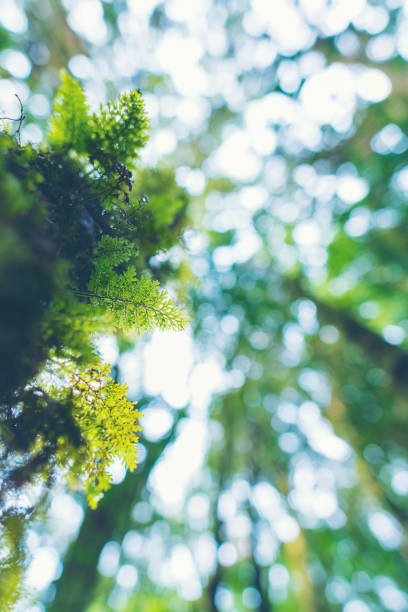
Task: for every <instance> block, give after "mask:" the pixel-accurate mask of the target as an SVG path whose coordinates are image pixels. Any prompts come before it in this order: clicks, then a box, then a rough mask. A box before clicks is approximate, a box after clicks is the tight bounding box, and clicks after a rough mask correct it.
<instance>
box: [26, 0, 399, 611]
mask: <svg viewBox="0 0 408 612" xmlns="http://www.w3.org/2000/svg"><path fill="white" fill-rule="evenodd" d="M34 4H36V3H34ZM58 4H59V3H58V2H55V3H53V7H55V6H57V5H58ZM66 4H67V3H64V6H65V5H66ZM136 4H137V7H136V5H135V3H127V6H126V7H124V3H122V2H120V1H117V0H114V1H113V2H110V3H103V6H104V14H105V15H106V16H107V19H108V20H109V23H108V24H107V26H108V31H109V41H108V42H106V47H105V48H104V49H103V53H102V52H101V47H100V46H97V45H96V46H95V45H93V44H88V43H92V42H93V41H92V40H91V39H89V40H88V39H87V33H86V28H85V27H84V29H83V30H79V28H78V29H77V30H75V28H76V27H77V26H76V25H73V24H75V20H74V19H71V18H70V19H68V20H67V22H64V19H63V18H62V19H60V20H59V22H58V23H59V25H60V28H61V33H62V35H61V37H60V41H59V42H60V44H59V46H58V48H56V47H54V48H53V58H54V57H56V58H58V59H56V60H55V61H56V62H59V64H60V65H66V64H67V63H68V60H69V58H70V56H75V55H78V54H84V53H87V51H88V52H89V59H90V61H91V62H92V68H93V73H92V79H90V80H89V85H90V87H96V86H95V82H96V79H97V78H98V73H99V68H100V66H101V65H103V66H104V67H106V65H108V66H109V69H108V70H106V72H105V73H104V75H105V74H107V75H108V77H107V80H105V81H104V78H105V77H104V75H103V76H102V74H101V76H100V79H99V80H97V87H98V91H100V92H101V94H102V95H103V92H104V88H105V89H106V90H109V89H110V90H113V89H115V88H117V90H118V91H120V90H123V89H126V88H127V87H128V86H129V82H137V84H138V85H140V86H141V87H142V88H145V89H146V90H148V91H149V96H150V100H151V101H152V108H154V107H155V106H156V107H157V113H156V115H155V116H154V115H153V117H152V120H153V121H155V123H156V125H157V126H158V128H159V129H161V128H163V129H164V130H166V132H167V133H168V131H171V132H174V134H175V136H176V138H177V150H176V151H175V154H174V155H173V156H172V159H171V161H172V162H173V163H175V164H177V166H179V173H180V174H178V178H180V182H183V181H184V179H185V184H186V185H187V186H188V188H189V189H191V191H192V193H195V194H196V193H198V194H200V193H201V192H200V176H201V179H202V177H203V175H204V176H205V180H204V181H202V184H204V185H205V187H202V185H201V188H202V189H204V192H203V193H202V195H198V197H197V198H196V203H195V204H194V214H195V215H196V216H195V219H194V227H196V228H197V226H198V224H199V222H200V221H201V220H202V221H203V226H204V227H203V232H202V233H201V235H198V233H197V232H196V231H195V232H189V233H187V234H186V244H187V246H188V247H189V248H191V253H192V256H193V260H194V261H193V269H194V270H195V271H196V273H197V276H198V277H199V283H200V285H199V287H198V288H197V289H196V290H194V291H193V295H192V304H193V306H192V310H193V311H194V312H195V313H196V316H195V339H196V348H195V350H196V351H197V352H199V351H200V363H199V364H197V370H195V371H193V375H192V376H191V380H192V381H194V380H196V379H199V383H200V385H198V384H197V388H194V389H192V396H191V397H192V407H191V412H190V408H189V407H187V409H186V413H185V414H184V415H183V416H186V417H187V418H186V419H185V420H184V421H183V422H182V423H180V428H176V427H173V428H172V429H171V433H170V434H169V435H168V436H165V437H164V438H163V439H161V440H159V441H158V442H154V441H149V440H148V439H143V438H142V440H143V444H144V445H145V446H146V449H147V458H146V462H145V463H142V464H141V469H142V470H143V472H142V475H143V476H142V477H140V478H138V474H136V475H133V474H130V475H129V476H128V477H127V478H126V479H125V480H124V481H123V482H122V483H121V484H120V485H118V487H113V488H112V489H111V490H110V491H108V492H107V493H106V495H105V496H104V498H103V500H101V502H100V504H99V506H98V509H97V510H96V511H93V512H91V511H88V512H86V514H85V518H84V522H83V525H82V527H81V529H80V532H79V534H78V537H75V538H74V541H73V542H72V544H71V546H70V548H69V549H68V551H67V553H66V554H65V555H64V558H63V562H64V572H63V574H62V577H61V578H60V579H59V580H58V582H56V584H55V586H56V596H55V600H54V602H53V603H51V604H50V603H49V598H51V597H52V596H53V592H52V591H53V588H54V585H51V587H50V589H49V590H48V591H47V592H46V593H45V594H44V595H42V594H41V595H39V596H37V599H38V600H40V601H41V602H43V603H44V605H47V607H50V608H51V609H55V610H59V612H61V610H64V609H65V610H72V609H77V608H82V609H84V610H88V611H89V612H90V611H92V612H95V611H96V610H98V611H99V612H100V611H101V610H104V611H105V610H106V611H108V610H111V609H112V608H114V609H115V608H122V609H123V610H133V609H143V610H144V609H146V610H149V609H152V610H175V611H177V612H178V611H179V610H184V609H186V610H189V611H190V612H195V611H197V612H203V610H209V611H211V612H221V611H223V610H226V609H233V610H237V611H239V612H246V611H247V610H248V609H253V610H256V611H257V612H267V611H269V610H274V611H275V610H276V611H278V612H292V611H293V610H299V611H300V612H315V611H319V612H323V611H324V612H326V611H330V612H331V611H333V612H338V611H340V610H342V611H343V612H350V611H351V610H359V611H360V610H361V611H362V612H367V610H373V612H382V611H383V610H404V609H405V608H407V601H408V590H407V583H406V576H407V566H408V561H407V549H406V538H407V534H406V525H407V517H408V506H407V492H408V485H407V478H408V477H407V474H408V455H407V447H406V431H407V411H406V404H407V375H406V373H407V367H408V357H407V354H408V352H407V340H406V338H407V334H408V324H407V314H406V313H407V309H406V286H407V281H406V278H407V275H406V270H407V264H408V260H407V255H406V252H407V249H406V225H407V221H408V219H407V206H406V200H407V193H408V191H407V170H406V163H407V162H406V154H407V146H408V139H407V133H408V122H407V117H408V96H407V87H406V82H405V72H406V63H407V57H408V54H407V49H406V44H405V43H404V41H405V40H406V27H407V21H406V8H405V9H404V7H403V3H402V2H401V1H399V0H387V2H382V3H381V2H377V1H376V0H366V1H364V2H355V3H350V2H342V1H339V2H336V3H333V2H328V1H327V2H326V1H322V2H319V3H313V2H298V3H296V2H292V1H288V2H276V3H272V2H270V3H268V2H245V1H240V2H237V1H235V0H234V1H233V0H231V1H230V2H225V3H220V2H216V1H215V0H213V1H212V0H209V1H208V2H205V3H195V4H194V10H192V11H190V12H189V11H184V12H183V11H181V12H180V10H179V7H178V6H176V4H177V5H178V4H182V3H169V5H168V6H167V4H168V3H161V4H160V3H157V2H156V3H155V2H153V3H151V4H150V3H148V4H147V3H136ZM317 4H318V5H319V6H318V8H316V7H317ZM25 5H26V10H27V14H29V16H30V18H32V13H31V12H30V11H32V10H33V9H32V7H33V6H34V5H33V3H31V2H26V3H25ZM75 5H76V3H72V6H75ZM272 5H273V6H272ZM152 6H154V8H153V9H152V8H151V7H152ZM67 11H68V13H69V14H70V15H72V14H73V13H72V12H71V11H74V9H73V8H68V9H67ZM136 15H137V16H136ZM55 19H56V11H54V12H53V14H52V16H50V17H48V18H47V17H45V18H44V19H43V23H44V27H45V28H46V27H47V21H48V26H49V25H50V24H51V23H52V24H53V25H52V27H53V28H54V27H55V26H54V23H55ZM131 19H135V22H136V23H137V24H138V26H137V27H138V29H137V30H136V28H135V29H134V26H133V23H132V24H131ZM288 23H290V24H291V27H288ZM70 24H71V28H72V29H71V28H70ZM139 24H142V27H141V28H140V29H139ZM39 25H40V24H38V23H37V22H35V26H36V27H35V28H34V27H31V28H30V35H31V36H32V37H36V36H37V37H38V36H39V34H38V31H40V35H41V34H42V35H43V39H44V40H48V38H47V36H46V35H45V34H44V30H39V29H38V28H39ZM74 30H75V31H74ZM142 32H143V33H142ZM209 32H210V33H211V41H210V42H209V36H208V34H209ZM213 34H214V36H213ZM67 41H68V42H67ZM188 42H190V43H192V44H191V47H188V46H187V43H188ZM47 44H48V43H47ZM16 45H17V43H16ZM81 45H82V46H81ZM184 45H185V46H184ZM20 48H21V49H24V48H23V47H20ZM175 49H177V51H179V49H181V51H180V52H179V53H177V55H172V57H170V53H171V51H172V50H175ZM188 49H191V55H189V54H188ZM186 50H187V52H186ZM135 51H136V52H135ZM139 51H140V52H139ZM167 51H168V56H167ZM64 54H65V55H64ZM102 56H103V62H102V63H101V57H102ZM130 58H134V62H133V63H132V62H131V61H129V62H128V60H130ZM75 62H76V58H75V60H74V61H73V63H72V66H75V65H76V64H75ZM53 65H54V64H52V65H51V66H49V65H48V66H43V67H41V66H38V65H37V66H36V67H35V70H34V71H33V75H32V78H30V80H29V81H27V83H28V85H29V86H30V87H31V91H32V92H33V93H37V92H38V91H40V92H41V93H43V92H46V90H45V89H44V85H43V84H44V83H49V82H52V78H53V76H52V74H53V72H52V66H53ZM70 65H71V64H70ZM157 66H163V70H164V71H165V72H164V73H163V74H158V73H157ZM101 73H102V71H101ZM95 75H96V78H95ZM85 80H87V79H85ZM370 83H371V86H370V85H369V84H370ZM391 85H392V88H391ZM387 91H388V94H387ZM382 96H383V97H382ZM379 100H382V101H379ZM191 110H192V112H191ZM187 111H188V112H187ZM37 121H38V122H39V124H41V122H42V121H43V119H42V118H37ZM70 154H71V157H73V159H77V158H76V157H75V154H73V153H72V151H71V153H70ZM79 157H80V156H79ZM77 161H78V160H77ZM89 170H90V168H89ZM104 173H105V169H104V168H102V167H101V165H100V162H98V161H96V162H95V169H94V172H93V175H92V176H95V177H96V176H97V175H99V176H100V177H101V178H104V180H105V184H104V189H105V191H108V190H113V183H114V182H115V180H119V179H121V180H122V182H121V188H120V189H119V191H121V192H122V193H119V201H118V200H117V199H116V198H115V197H114V195H112V196H111V197H110V200H109V204H107V205H106V208H107V210H108V211H109V212H108V216H110V215H112V214H114V212H113V210H114V206H115V205H119V207H120V209H121V210H120V211H119V212H118V214H116V215H115V224H116V227H119V226H120V235H121V237H122V238H124V239H126V240H129V241H130V242H131V243H132V242H133V240H132V238H131V236H130V234H132V232H133V234H132V235H133V236H135V237H136V239H135V240H134V242H135V243H136V244H137V245H139V244H140V242H143V244H144V249H145V250H144V251H143V252H142V250H140V249H139V252H138V254H137V255H136V254H135V255H134V257H133V260H132V258H131V259H129V260H127V262H125V263H123V264H119V268H118V270H117V273H118V274H122V272H123V269H122V268H121V266H122V265H124V266H125V267H127V266H128V265H129V266H132V265H133V266H135V269H136V274H137V278H138V279H139V278H141V277H142V276H144V270H145V264H148V263H150V265H151V269H152V275H153V277H154V278H155V279H157V280H162V275H163V276H164V275H165V274H167V273H168V272H169V262H170V260H171V257H169V259H168V260H167V261H166V262H164V263H163V259H164V258H163V257H155V258H153V260H152V259H151V255H153V254H154V253H156V252H158V251H160V249H161V248H162V247H160V246H159V245H158V241H159V239H160V238H161V237H162V236H163V240H164V236H165V235H167V236H168V237H169V239H170V242H171V241H172V223H173V222H172V221H170V224H167V221H166V223H165V227H164V228H163V227H161V224H162V222H163V223H164V219H165V218H166V214H167V212H169V211H171V212H172V214H173V221H174V222H176V231H178V227H179V226H178V225H177V223H178V222H180V223H182V220H183V211H184V207H183V197H179V196H177V195H174V196H173V195H172V196H171V197H168V198H166V197H165V193H168V194H169V193H171V192H172V190H173V189H177V188H176V187H174V183H172V185H173V186H172V187H171V189H170V188H166V190H163V192H160V185H161V183H160V180H156V176H155V172H150V171H147V172H144V171H141V172H138V173H137V175H135V176H134V177H132V178H133V179H134V180H133V191H132V193H137V194H138V195H139V199H140V195H141V194H143V193H146V194H148V196H149V197H150V198H151V199H152V200H153V196H152V194H153V193H155V196H154V200H155V206H157V207H158V208H160V209H161V210H162V214H161V215H157V216H156V217H154V215H152V216H149V208H150V207H149V206H144V205H142V204H140V206H136V207H135V208H132V209H131V210H130V209H129V207H128V205H127V204H126V201H125V194H128V187H127V183H126V181H127V178H128V175H127V174H126V173H125V172H124V171H123V169H121V170H119V168H118V167H117V168H116V169H115V170H114V171H112V172H111V173H110V175H109V177H107V176H104ZM90 176H91V175H90ZM197 177H198V180H197V183H196V182H195V179H196V178H197ZM164 180H165V179H164V178H163V181H164ZM109 181H110V182H109ZM141 181H142V182H141ZM153 183H154V185H156V184H157V186H158V189H157V190H156V188H155V187H154V185H153ZM147 184H149V187H146V186H145V185H147ZM163 184H164V183H163ZM105 185H106V187H105ZM100 186H101V189H102V183H100ZM157 191H158V192H160V193H156V192H157ZM128 195H129V194H128ZM166 199H167V200H169V201H170V202H166ZM135 202H136V200H135ZM158 208H157V209H158ZM177 208H178V211H176V209H177ZM138 215H140V216H141V217H142V218H143V221H144V225H143V228H142V226H141V224H139V223H138V222H137V221H136V219H137V218H138ZM105 216H107V215H105ZM158 228H160V230H159V229H158ZM162 244H164V242H163V243H162ZM171 244H174V242H171ZM170 246H171V245H170ZM176 255H177V252H176ZM175 259H177V257H175ZM159 264H160V265H159ZM156 266H157V267H156ZM93 271H94V270H92V271H91V272H90V273H89V276H88V277H87V278H90V276H91V273H92V272H93ZM78 274H80V270H78ZM87 288H88V287H87V286H82V290H87ZM79 304H80V306H81V307H82V302H79ZM97 306H98V305H97V304H93V308H96V307H97ZM56 316H57V315H56ZM75 321H76V318H74V319H73V325H74V324H75ZM67 332H68V330H67ZM75 335H76V337H77V334H75ZM125 347H126V348H129V347H130V345H129V344H127V345H125ZM207 358H208V360H209V361H211V363H214V362H216V363H219V364H222V372H221V373H220V374H221V375H220V378H222V384H223V390H222V391H220V392H217V393H216V394H215V395H214V396H213V397H212V399H211V401H209V403H208V417H207V412H206V409H207V403H206V401H205V398H203V397H202V396H205V397H208V395H209V394H210V393H211V390H212V389H214V388H215V387H216V384H215V382H214V380H213V377H212V375H211V374H210V375H208V374H207V372H208V370H207V369H206V368H205V367H204V368H203V369H201V368H202V361H204V362H205V363H206V359H207ZM118 369H119V370H120V367H119V364H118ZM220 369H221V368H220ZM210 372H212V370H211V369H210ZM126 374H127V372H126V371H125V369H124V370H123V372H122V375H123V376H125V375H126ZM214 378H217V377H214ZM207 394H208V395H207ZM197 396H200V397H199V400H200V401H201V402H202V403H199V402H197ZM149 401H150V398H146V404H147V405H146V406H145V405H144V404H143V410H142V411H143V412H147V411H148V410H149ZM141 404H142V401H139V406H140V405H141ZM155 406H156V403H153V404H152V406H151V407H152V408H153V410H154V408H155ZM163 406H164V405H162V407H163ZM198 407H199V410H197V408H198ZM165 409H166V411H167V412H168V413H169V414H170V415H171V417H172V418H173V419H174V423H177V421H178V419H179V418H180V412H179V411H176V410H173V409H172V408H171V407H169V406H165ZM198 412H199V415H200V416H199V418H203V421H204V422H203V429H205V430H206V436H205V442H206V444H207V445H208V453H207V454H206V456H205V458H204V459H203V465H202V468H200V469H199V470H197V471H196V472H195V473H194V474H193V475H192V481H191V483H192V484H191V487H190V489H188V490H187V493H186V494H185V499H184V500H182V504H181V505H182V507H181V508H180V509H179V512H178V513H177V514H176V513H175V511H174V504H173V502H174V499H175V497H176V493H177V489H178V485H179V483H180V482H181V481H182V480H183V475H184V474H185V472H184V468H185V467H186V466H185V464H190V463H191V464H193V463H194V461H193V460H192V455H193V454H194V452H195V450H196V447H195V444H194V440H192V439H190V440H189V442H190V444H189V445H188V455H187V458H186V461H185V462H184V463H183V462H182V461H181V462H178V463H177V467H176V469H174V468H173V466H174V464H172V463H171V458H172V454H173V450H172V449H173V448H177V445H178V444H180V445H182V443H183V439H185V438H183V435H182V432H183V431H185V429H183V428H188V426H189V425H192V424H197V413H198ZM173 442H175V444H174V446H173ZM166 444H167V448H168V450H167V451H166V452H164V453H163V449H164V448H165V446H166ZM161 453H162V456H161V457H160V454H161ZM195 458H196V457H195ZM159 464H160V465H159ZM160 466H161V467H160ZM170 467H171V468H172V469H170ZM156 468H157V469H158V470H159V468H160V469H163V470H164V473H165V474H166V476H167V479H168V480H170V478H171V477H172V476H174V486H173V487H172V483H171V482H166V484H167V485H168V488H167V491H169V493H167V494H163V493H162V489H161V487H160V486H158V485H157V481H156V476H157V472H156ZM166 468H167V469H168V471H166ZM162 473H163V472H162ZM46 529H47V528H46V526H45V525H44V524H42V525H39V526H38V529H37V531H38V533H40V534H42V533H43V531H44V530H46ZM50 532H52V529H50V530H49V531H48V532H47V537H50V535H49V533H50ZM53 537H54V539H55V540H54V541H55V542H57V543H58V542H59V540H58V533H56V532H55V531H54V536H53ZM106 543H108V544H112V543H113V544H114V545H115V546H116V550H117V554H118V565H117V568H116V569H112V575H111V576H106V575H102V574H101V572H100V571H99V570H98V567H99V568H101V569H102V564H100V565H99V560H100V559H101V557H100V555H101V551H103V549H104V545H105V544H106ZM57 545H58V544H56V546H57ZM102 557H103V552H102ZM180 560H182V563H181V565H182V569H183V571H181V570H180V571H178V568H179V567H180V565H179V564H180ZM129 566H130V568H129ZM132 569H133V571H134V572H135V575H136V577H137V582H136V583H135V584H134V586H129V583H127V585H126V581H125V580H123V578H124V576H126V575H127V576H131V575H132V571H131V570H132ZM172 570H174V572H173V571H172ZM188 570H189V571H188ZM186 577H187V578H186ZM135 580H136V578H135ZM125 585H126V586H125Z"/></svg>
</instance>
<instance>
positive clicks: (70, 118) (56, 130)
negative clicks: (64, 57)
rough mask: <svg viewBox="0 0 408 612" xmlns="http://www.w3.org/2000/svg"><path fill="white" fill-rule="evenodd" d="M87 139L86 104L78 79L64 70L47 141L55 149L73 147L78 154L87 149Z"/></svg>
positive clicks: (87, 119)
mask: <svg viewBox="0 0 408 612" xmlns="http://www.w3.org/2000/svg"><path fill="white" fill-rule="evenodd" d="M88 140H89V117H88V105H87V103H86V98H85V94H84V92H83V91H82V88H81V86H80V84H79V83H78V81H76V80H75V79H74V78H72V77H71V76H70V75H69V74H68V73H67V72H66V71H65V70H63V71H62V72H61V86H60V88H59V90H58V92H57V95H56V97H55V100H54V109H53V115H52V117H51V125H50V130H49V133H48V142H49V143H50V144H51V146H53V147H54V148H55V149H59V150H61V149H62V150H68V149H73V150H74V151H76V152H77V153H78V154H81V153H85V152H86V151H87V144H88Z"/></svg>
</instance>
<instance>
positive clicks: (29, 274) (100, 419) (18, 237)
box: [0, 72, 187, 504]
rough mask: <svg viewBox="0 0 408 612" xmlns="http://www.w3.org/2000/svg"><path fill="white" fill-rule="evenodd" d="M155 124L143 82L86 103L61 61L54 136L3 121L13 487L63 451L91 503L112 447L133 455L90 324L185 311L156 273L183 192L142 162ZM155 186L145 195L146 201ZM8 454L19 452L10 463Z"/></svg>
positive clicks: (120, 324)
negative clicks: (94, 106)
mask: <svg viewBox="0 0 408 612" xmlns="http://www.w3.org/2000/svg"><path fill="white" fill-rule="evenodd" d="M147 134H148V120H147V117H146V113H145V110H144V104H143V100H142V97H141V94H140V93H139V92H131V93H126V94H123V95H121V96H120V97H119V99H118V100H117V101H115V102H109V103H108V104H107V105H105V106H103V107H101V108H100V110H99V112H97V113H94V114H91V113H90V112H89V110H88V106H87V103H86V99H85V96H84V93H83V91H82V88H81V86H80V85H79V84H78V83H77V81H75V79H73V78H72V77H71V76H70V75H69V74H68V73H66V72H63V73H62V77H61V86H60V88H59V90H58V92H57V94H56V97H55V101H54V112H53V116H52V118H51V123H50V129H49V132H48V136H47V140H48V147H41V148H40V149H35V148H33V147H31V146H29V145H27V146H24V147H20V146H19V145H18V143H16V142H15V141H14V140H13V138H12V137H11V136H10V135H6V134H1V135H0V169H1V170H2V182H1V183H0V196H1V198H0V199H2V206H1V207H0V220H1V221H2V224H0V225H3V227H4V228H5V229H4V231H3V234H4V240H3V243H4V247H3V250H4V253H5V256H4V257H3V258H2V261H1V265H0V274H1V278H2V279H3V282H2V284H1V291H0V299H2V300H3V302H4V303H5V304H7V308H6V309H4V312H6V313H7V316H5V317H4V320H3V321H2V325H1V331H2V339H3V340H4V341H3V342H2V350H1V351H0V354H1V355H3V361H4V362H5V363H6V364H10V367H9V368H8V369H7V378H5V379H4V380H0V403H1V406H2V408H3V411H2V415H3V416H1V417H0V428H1V433H2V442H3V443H4V442H6V444H3V446H2V444H0V468H1V469H3V471H4V473H8V474H9V476H8V486H9V487H10V488H16V487H18V488H20V487H21V486H22V485H24V484H26V483H28V482H30V481H32V479H33V478H34V476H36V475H42V476H43V479H44V480H46V481H47V482H48V481H50V480H51V478H52V475H53V473H54V470H55V466H56V465H59V466H70V467H69V468H68V475H69V474H70V475H71V476H75V478H80V479H81V478H82V479H83V480H85V482H86V490H87V495H88V498H89V500H90V503H92V504H95V503H96V500H97V499H98V497H99V496H100V495H101V494H102V492H103V491H104V490H105V489H106V488H108V486H109V483H110V479H109V476H108V474H107V472H106V466H107V465H108V464H109V462H110V461H111V460H112V459H113V458H114V457H118V458H120V459H122V460H123V461H124V463H125V464H126V465H127V466H128V467H129V469H133V468H134V466H135V464H136V454H135V442H136V441H137V431H138V429H139V425H138V422H137V421H138V418H139V416H140V415H139V413H138V412H137V410H136V409H135V408H134V405H133V403H132V402H129V401H128V400H127V399H126V388H125V387H124V386H123V385H118V384H117V383H115V382H114V381H113V380H112V379H111V378H110V377H109V373H108V371H109V368H108V367H107V366H102V365H100V363H99V360H98V357H97V355H96V351H95V348H94V345H93V338H94V337H95V335H96V334H100V333H110V332H112V331H117V330H121V332H128V333H132V334H133V333H134V332H136V333H142V332H151V331H152V330H153V329H155V328H158V329H182V328H183V327H184V326H185V324H186V322H187V319H186V317H185V315H184V313H183V312H182V311H181V310H180V309H179V308H178V306H176V304H175V303H174V302H173V301H172V300H171V299H170V297H169V295H168V294H167V293H166V291H164V290H163V289H162V288H161V287H160V285H159V283H158V281H157V280H153V279H152V278H151V272H152V268H151V264H150V263H149V262H150V260H151V257H152V256H153V255H155V254H156V253H157V252H159V251H161V250H164V249H168V248H170V247H171V246H173V245H174V244H176V243H177V241H178V238H179V235H180V231H181V229H182V228H183V227H184V225H183V224H184V223H185V211H186V205H187V198H186V195H185V193H184V192H183V190H181V189H180V188H179V187H178V186H177V185H176V183H175V180H174V176H173V175H172V174H171V173H169V172H168V171H166V172H162V171H160V170H157V169H154V170H148V169H144V170H143V171H142V170H140V169H138V168H136V167H135V164H134V160H135V159H136V158H137V156H138V154H139V151H140V149H141V148H142V147H143V146H144V144H145V143H146V140H147ZM131 166H132V168H133V173H134V175H135V177H133V174H132V172H131V171H130V170H129V169H128V167H131ZM133 181H135V184H136V186H137V189H136V193H135V190H133ZM163 191H165V192H166V193H165V194H163ZM147 192H148V193H149V195H150V196H151V198H150V203H149V204H148V202H143V205H142V204H141V202H140V199H141V198H140V194H141V193H147ZM145 200H148V199H147V198H145ZM0 233H1V232H0ZM154 272H155V274H158V275H160V277H161V278H162V277H165V276H166V275H168V274H169V272H170V271H169V270H168V269H156V268H155V269H154ZM9 279H12V282H11V281H9ZM16 286H17V287H18V288H19V291H17V292H16V290H15V287H16ZM20 289H21V290H20ZM3 294H4V295H3ZM21 313H23V318H24V321H23V323H24V325H22V324H20V319H21V318H22V314H21ZM16 320H17V321H18V324H16ZM10 330H11V331H12V333H11V332H10ZM47 363H48V364H51V369H50V372H49V373H51V374H52V378H53V377H55V376H57V378H58V379H59V382H58V384H54V386H53V385H51V384H50V383H49V380H47V378H46V377H45V378H44V376H42V374H41V372H42V371H43V368H44V364H47ZM3 370H4V371H5V369H4V368H3ZM67 381H68V382H67ZM16 405H18V406H19V412H18V414H17V413H16V411H15V406H16ZM0 414H1V413H0ZM2 448H9V449H10V452H9V451H8V450H7V451H5V452H3V451H2ZM13 453H14V455H13ZM9 456H13V457H17V458H18V460H17V459H16V460H15V466H16V467H15V468H13V470H12V471H10V469H9V467H8V463H7V462H8V458H9ZM8 470H9V471H8ZM81 475H82V476H81ZM4 491H6V487H5V488H4ZM1 495H2V489H0V496H1ZM0 501H1V499H0Z"/></svg>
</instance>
